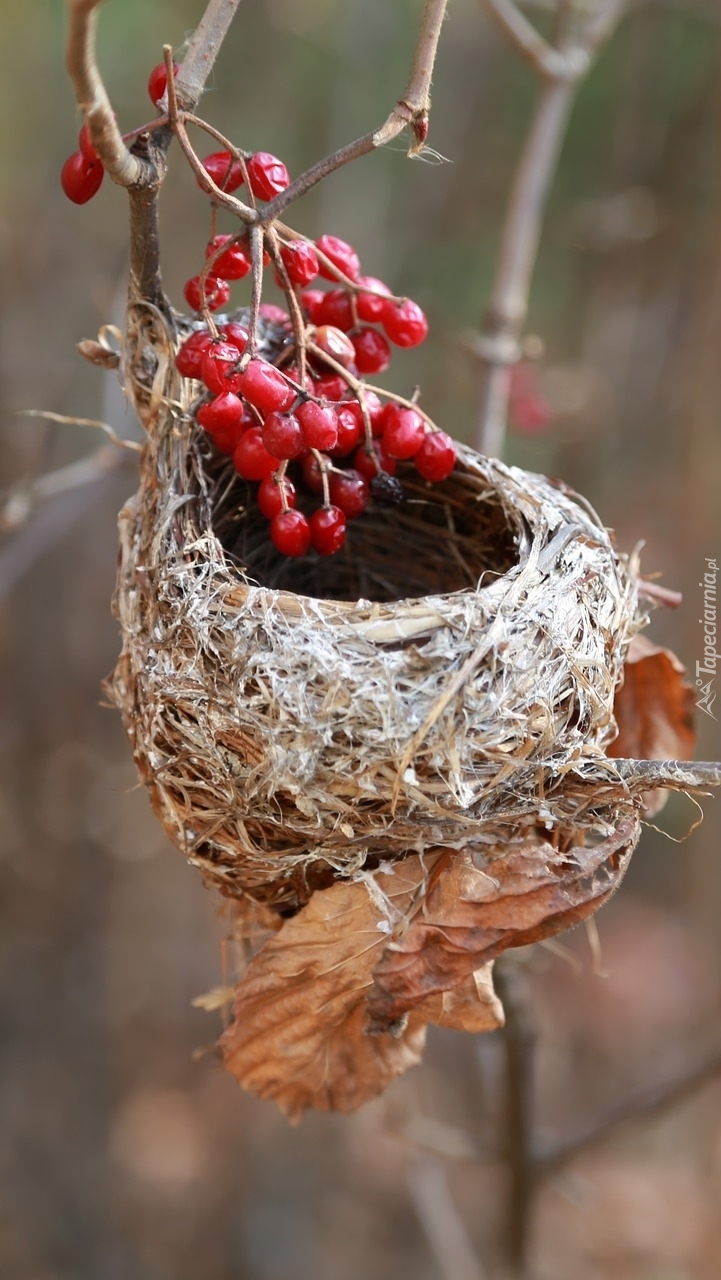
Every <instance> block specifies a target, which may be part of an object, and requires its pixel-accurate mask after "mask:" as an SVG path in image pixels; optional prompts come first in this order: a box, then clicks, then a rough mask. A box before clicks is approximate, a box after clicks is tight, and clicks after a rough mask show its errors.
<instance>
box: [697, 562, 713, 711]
mask: <svg viewBox="0 0 721 1280" xmlns="http://www.w3.org/2000/svg"><path fill="white" fill-rule="evenodd" d="M705 563H706V572H705V574H704V575H703V582H699V584H698V585H699V586H700V587H701V588H702V590H703V617H702V618H699V622H700V623H701V626H702V627H703V662H697V663H696V684H697V685H698V688H699V689H700V690H701V697H700V698H699V700H698V702H697V703H696V706H697V707H698V709H699V711H704V712H705V713H706V715H707V716H711V719H712V720H716V718H717V717H716V716H715V715H714V713H713V704H714V702H715V701H716V690H715V689H714V687H713V686H714V680H715V679H716V663H717V661H718V657H719V655H718V653H717V652H716V637H717V634H718V633H717V630H716V578H717V577H718V566H717V564H716V561H715V560H709V559H708V557H707V558H706V561H705ZM703 676H711V679H710V680H703V679H702V677H703Z"/></svg>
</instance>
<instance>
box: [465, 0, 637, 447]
mask: <svg viewBox="0 0 721 1280" xmlns="http://www.w3.org/2000/svg"><path fill="white" fill-rule="evenodd" d="M486 3H487V5H488V6H489V8H490V10H491V13H492V14H493V16H494V17H495V19H496V20H497V21H498V22H499V23H500V25H501V26H502V28H503V30H504V31H505V33H506V34H507V35H508V37H509V39H510V40H511V42H512V43H513V44H514V46H515V47H516V48H517V49H519V50H520V52H521V53H522V54H523V56H524V57H526V58H527V59H528V60H529V61H530V62H531V64H532V65H533V66H534V68H535V70H536V71H537V73H538V74H539V75H540V76H541V77H542V78H543V81H544V83H543V85H542V88H541V93H540V97H539V99H538V103H537V106H536V112H535V115H534V117H533V120H532V123H531V127H530V130H529V133H528V136H527V138H526V141H525V144H524V147H523V150H522V152H521V156H520V159H519V162H518V167H517V169H516V175H515V178H514V182H513V186H512V189H511V194H510V197H509V203H508V212H507V216H506V220H505V223H504V229H503V235H502V240H501V247H500V251H499V258H498V268H497V271H496V277H495V280H494V284H493V289H492V292H491V301H490V305H489V307H488V310H487V313H486V318H485V321H484V324H483V329H482V333H481V335H480V338H479V340H478V341H477V343H476V353H477V355H478V356H479V358H480V360H481V362H482V365H483V376H482V388H481V398H480V405H479V410H478V424H477V432H476V439H477V445H478V448H479V450H480V451H481V452H482V453H486V454H488V455H489V456H493V457H499V456H500V455H501V454H502V452H503V445H504V439H505V431H506V420H507V416H508V399H509V391H510V382H511V370H512V367H513V365H514V364H515V363H516V362H517V361H518V359H519V357H520V349H519V338H520V334H521V329H522V326H523V323H524V321H525V318H526V314H527V311H528V296H529V292H530V286H531V278H532V275H533V269H534V265H535V261H536V255H537V251H538V242H539V238H540V234H541V227H542V223H543V217H544V213H545V208H546V202H547V198H548V192H549V189H550V185H551V181H552V179H553V175H554V173H555V170H556V166H557V163H558V157H559V154H560V150H561V145H562V143H563V138H564V136H565V132H566V126H567V124H568V119H569V116H570V113H571V108H572V106H573V102H574V99H575V95H576V91H577V86H578V84H579V82H580V80H581V79H582V78H583V76H584V75H585V74H586V72H587V70H588V68H589V67H590V65H591V62H592V58H593V54H594V53H595V51H596V49H597V48H598V47H599V45H600V43H601V42H602V41H603V40H604V39H606V38H607V36H608V35H609V34H610V32H611V30H612V29H613V26H614V24H615V23H616V22H617V20H618V18H619V15H620V12H621V0H607V3H606V4H604V5H603V6H602V8H601V10H600V11H599V13H598V14H597V15H595V16H594V17H593V18H592V19H590V20H589V21H588V22H587V23H586V25H585V27H584V28H583V30H582V31H581V33H580V35H579V36H578V37H577V38H576V40H575V41H574V42H573V43H571V44H566V43H565V40H564V36H563V27H564V26H565V23H563V22H561V23H559V24H557V31H556V34H555V39H556V41H557V44H556V45H551V44H548V43H547V41H545V40H544V39H543V38H542V37H541V36H540V35H539V33H538V32H537V31H536V29H535V27H533V26H532V24H531V23H530V22H529V21H528V20H527V19H526V18H525V16H524V15H523V14H521V13H520V12H519V10H518V9H517V8H516V5H515V3H514V0H486Z"/></svg>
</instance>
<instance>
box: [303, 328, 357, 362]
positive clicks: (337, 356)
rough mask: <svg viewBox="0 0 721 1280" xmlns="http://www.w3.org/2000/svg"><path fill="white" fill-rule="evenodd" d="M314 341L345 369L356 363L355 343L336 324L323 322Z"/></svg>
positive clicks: (316, 332)
mask: <svg viewBox="0 0 721 1280" xmlns="http://www.w3.org/2000/svg"><path fill="white" fill-rule="evenodd" d="M313 341H314V343H315V345H316V346H317V347H320V349H321V351H324V352H325V354H326V355H328V356H330V357H331V359H332V360H335V361H336V364H342V365H343V367H344V369H347V368H349V366H350V365H352V364H354V363H355V349H354V347H353V343H352V342H351V340H350V338H349V337H348V336H347V335H346V334H345V333H343V331H342V329H336V327H335V325H332V324H322V325H321V326H320V328H318V329H316V331H315V334H314V337H313Z"/></svg>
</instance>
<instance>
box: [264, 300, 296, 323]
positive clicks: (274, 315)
mask: <svg viewBox="0 0 721 1280" xmlns="http://www.w3.org/2000/svg"><path fill="white" fill-rule="evenodd" d="M258 314H259V315H260V316H262V317H263V319H264V320H267V321H268V322H269V323H270V324H287V323H288V321H289V320H290V316H289V315H288V312H287V311H284V310H283V308H282V307H277V306H276V305H275V303H274V302H261V304H260V306H259V308H258Z"/></svg>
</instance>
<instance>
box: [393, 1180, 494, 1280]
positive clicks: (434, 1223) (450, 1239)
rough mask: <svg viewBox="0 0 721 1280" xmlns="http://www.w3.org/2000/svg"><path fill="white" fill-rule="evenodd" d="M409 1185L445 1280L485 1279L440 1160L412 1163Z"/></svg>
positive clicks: (419, 1216) (414, 1205)
mask: <svg viewBox="0 0 721 1280" xmlns="http://www.w3.org/2000/svg"><path fill="white" fill-rule="evenodd" d="M408 1189H409V1191H410V1195H411V1200H412V1201H413V1207H414V1209H415V1211H416V1216H417V1217H418V1221H419V1223H420V1225H421V1227H422V1228H423V1232H424V1235H425V1237H426V1239H427V1241H428V1244H429V1245H430V1247H431V1250H432V1251H433V1253H434V1255H435V1257H436V1261H437V1262H438V1266H439V1267H440V1270H441V1274H442V1276H443V1280H484V1277H485V1275H486V1272H485V1269H484V1268H483V1266H482V1265H481V1262H480V1260H479V1258H478V1255H477V1254H476V1251H475V1249H474V1248H473V1244H472V1242H471V1239H470V1237H469V1235H468V1232H467V1230H466V1227H465V1224H464V1222H463V1219H462V1218H461V1216H460V1214H459V1212H458V1209H457V1208H456V1205H455V1202H454V1200H453V1197H452V1195H451V1191H450V1188H449V1186H448V1178H447V1177H446V1171H445V1169H444V1167H443V1165H442V1164H441V1162H440V1160H434V1159H429V1158H425V1159H422V1160H417V1161H416V1162H415V1164H413V1165H411V1167H410V1168H409V1170H408Z"/></svg>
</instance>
